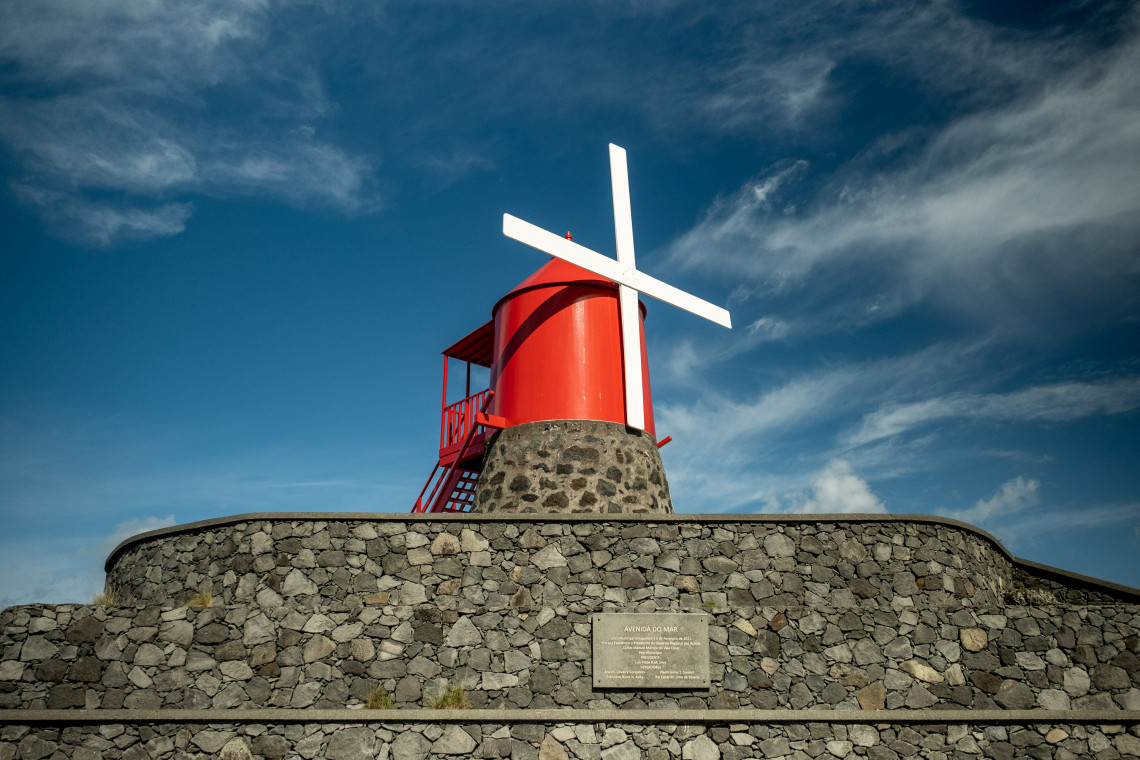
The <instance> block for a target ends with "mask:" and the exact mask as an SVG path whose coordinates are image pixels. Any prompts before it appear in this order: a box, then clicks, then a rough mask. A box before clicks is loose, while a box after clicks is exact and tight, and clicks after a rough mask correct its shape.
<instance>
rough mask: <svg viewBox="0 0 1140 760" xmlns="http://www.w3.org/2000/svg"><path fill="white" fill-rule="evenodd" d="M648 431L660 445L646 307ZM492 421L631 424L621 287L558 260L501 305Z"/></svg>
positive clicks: (642, 312) (644, 378)
mask: <svg viewBox="0 0 1140 760" xmlns="http://www.w3.org/2000/svg"><path fill="white" fill-rule="evenodd" d="M638 306H639V309H638V311H639V315H640V319H639V320H638V321H639V322H640V325H639V327H640V329H641V333H642V340H641V346H642V348H641V367H642V373H641V375H642V389H643V397H644V399H645V430H646V432H647V433H649V434H650V435H651V436H654V437H656V430H655V428H654V425H653V400H652V397H651V395H650V392H649V365H648V362H647V360H646V356H645V325H644V321H643V320H644V318H645V304H642V303H639V304H638ZM492 314H493V316H494V319H495V355H494V360H493V363H492V365H491V388H492V389H493V390H494V391H495V396H494V401H493V402H492V404H493V410H492V413H493V414H495V415H497V416H499V417H503V418H504V419H505V420H506V421H507V423H508V425H510V426H514V425H521V424H524V423H528V422H541V421H545V420H600V421H606V422H616V423H621V424H624V423H625V422H626V419H625V385H624V381H623V377H622V354H621V327H620V323H619V318H618V297H617V286H616V285H615V284H614V283H613V282H611V281H609V280H606V279H604V278H601V277H599V276H598V275H596V274H593V273H592V272H588V271H586V270H585V269H582V268H580V267H577V266H574V265H573V264H570V263H567V262H565V261H562V260H561V259H551V260H550V261H549V262H548V263H547V264H546V265H544V266H543V267H541V268H540V269H539V270H538V271H536V272H535V273H534V274H532V275H531V276H530V277H528V278H527V279H525V280H523V281H522V282H521V283H519V284H518V285H517V286H516V287H515V288H514V289H512V290H511V291H510V292H509V293H508V294H507V295H505V296H503V298H501V299H500V300H499V302H498V303H496V304H495V307H494V309H493V310H492Z"/></svg>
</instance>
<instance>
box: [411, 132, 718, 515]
mask: <svg viewBox="0 0 1140 760" xmlns="http://www.w3.org/2000/svg"><path fill="white" fill-rule="evenodd" d="M609 151H610V179H611V184H612V192H613V206H614V231H615V237H616V254H617V255H616V258H610V257H609V256H605V255H603V254H601V253H598V252H596V251H592V250H590V249H589V248H586V247H584V246H581V245H579V244H577V243H575V242H573V240H572V239H570V236H569V233H567V235H566V237H562V236H559V235H556V234H554V233H551V232H548V231H546V230H543V229H541V228H539V227H536V226H535V225H533V224H530V223H529V222H525V221H523V220H522V219H519V218H517V217H514V216H511V215H510V214H504V215H503V234H504V235H506V236H507V237H509V238H512V239H514V240H517V241H519V242H521V243H525V244H526V245H529V246H531V247H532V248H535V249H537V250H539V251H542V252H543V253H547V254H549V255H551V256H553V257H555V259H553V260H552V261H550V262H548V263H547V264H545V265H544V266H543V267H541V268H540V269H539V270H538V271H537V272H535V273H534V274H533V275H531V276H530V277H529V278H527V279H526V280H524V281H523V282H522V283H520V284H519V285H518V286H516V287H515V288H513V289H512V290H511V291H510V292H509V293H508V294H507V295H506V296H504V297H503V298H502V299H500V300H499V301H498V303H496V304H495V307H494V308H493V309H492V315H493V318H492V320H491V321H490V322H488V323H486V324H484V325H482V326H481V327H480V328H479V329H477V330H475V331H474V332H472V333H470V334H469V335H467V336H465V337H464V338H463V339H461V340H460V341H458V342H457V343H455V344H453V345H452V346H450V347H449V348H447V349H445V350H444V352H443V354H444V407H443V413H442V421H441V433H440V457H439V461H438V463H437V465H436V468H435V470H434V471H433V473H432V476H431V477H429V479H428V483H427V484H426V485H425V486H424V489H423V491H422V492H421V494H420V498H419V499H418V500H417V501H416V505H415V507H414V508H413V510H412V511H414V512H459V511H468V510H470V509H471V508H472V507H474V506H475V505H476V502H477V501H478V502H479V503H482V502H484V501H488V502H491V503H493V502H494V501H495V499H494V498H491V499H486V498H484V497H483V496H478V497H477V491H478V490H479V486H478V485H477V484H478V482H479V480H480V473H481V472H482V471H483V469H484V467H485V466H486V464H487V462H488V455H492V454H493V452H491V451H488V449H487V445H488V444H489V443H492V439H494V445H495V446H499V447H503V446H507V445H509V444H508V440H509V439H510V437H511V436H509V435H504V434H496V433H495V432H494V431H504V432H505V431H508V430H511V431H512V432H513V433H516V434H521V432H522V431H520V430H513V429H515V428H518V427H520V426H523V425H534V424H538V423H553V422H557V421H572V420H591V421H594V422H598V423H608V424H609V425H611V426H613V427H614V430H613V433H614V435H616V436H618V438H614V439H611V440H610V441H609V443H608V444H607V445H606V447H605V448H607V449H615V450H613V451H609V452H608V453H609V455H610V456H612V457H614V458H615V459H616V460H617V462H619V463H621V464H625V463H626V460H629V459H633V460H636V459H637V458H638V457H640V456H645V455H647V452H648V451H649V449H646V447H645V443H644V442H641V443H635V441H637V440H638V439H641V438H643V437H644V438H647V439H653V440H654V442H655V439H656V430H655V427H654V424H653V416H652V400H651V397H650V393H649V379H648V372H647V366H648V363H647V361H646V358H645V338H644V323H643V319H644V310H645V307H644V305H643V304H640V302H639V300H638V295H639V294H644V295H647V296H650V297H652V298H654V299H657V300H659V301H662V302H664V303H667V304H670V305H672V306H676V307H678V308H681V309H684V310H685V311H688V312H690V313H692V314H695V315H697V316H700V317H703V318H705V319H708V320H710V321H712V322H715V323H717V324H719V325H723V326H724V327H728V328H731V327H732V320H731V317H730V315H729V313H728V311H726V310H725V309H722V308H720V307H719V306H715V305H713V304H711V303H709V302H707V301H704V300H702V299H700V298H697V297H696V296H693V295H691V294H689V293H686V292H684V291H682V290H680V289H678V288H676V287H674V286H672V285H669V284H667V283H665V282H662V281H661V280H658V279H656V278H654V277H651V276H649V275H647V274H645V273H644V272H642V271H640V270H638V269H637V264H636V257H635V253H634V244H633V215H632V210H631V207H630V200H629V173H628V168H627V162H626V153H625V150H624V149H622V148H620V147H618V146H616V145H612V144H611V145H610V146H609ZM449 359H454V360H459V361H464V362H466V363H467V368H468V374H467V376H468V387H467V388H466V395H465V396H464V397H463V398H462V399H461V400H460V401H459V402H456V403H453V404H448V403H447V371H448V369H447V367H448V361H449ZM472 365H478V366H484V367H488V368H489V369H490V370H491V380H490V387H489V388H488V389H486V390H483V391H479V392H477V393H474V394H472V393H471V389H470V368H471V366H472ZM545 427H546V428H547V429H548V432H549V428H550V427H551V425H549V424H547V425H546V426H545ZM623 427H624V429H625V430H624V432H625V435H626V436H627V437H628V440H619V439H620V437H621V428H623ZM557 430H558V437H559V440H561V439H562V438H564V437H565V431H564V430H563V427H557ZM591 437H592V438H597V435H591ZM532 438H533V436H532ZM667 440H668V439H666V441H662V442H661V444H660V445H664V443H665V442H667ZM630 446H632V448H631V449H629V450H628V451H626V450H624V449H627V448H629V447H630ZM657 447H658V445H657V444H656V443H654V445H653V446H652V449H651V454H648V456H650V458H656V460H657V464H658V466H659V462H660V457H659V455H657V451H656V449H657ZM500 453H501V452H500ZM602 456H603V458H604V457H605V456H606V454H605V453H603V454H602ZM524 458H525V457H524ZM490 459H491V460H494V459H495V457H494V456H491V457H490ZM499 459H500V460H502V461H504V462H510V463H512V465H511V466H513V467H516V468H517V467H518V464H517V462H518V460H519V457H518V456H514V455H506V456H500V457H499ZM612 466H613V465H611V467H612ZM540 467H541V465H540ZM563 469H564V468H563ZM585 469H588V470H595V472H594V473H592V474H596V468H592V467H590V468H585ZM619 469H620V468H619ZM651 469H652V468H651ZM580 470H581V468H580ZM496 474H498V473H496ZM562 474H564V475H572V474H574V473H562ZM581 474H582V473H581V471H580V472H579V473H578V475H579V477H578V478H577V479H575V480H573V481H568V482H575V483H576V482H578V481H580V480H582V478H581V477H580V476H581ZM519 477H520V475H516V476H515V480H514V481H512V482H515V483H518V482H521V481H520V480H519ZM521 477H522V479H524V480H529V478H527V476H526V475H525V474H524V475H521ZM615 479H618V478H613V479H610V480H607V481H606V483H609V484H610V485H609V486H605V485H604V484H602V483H598V484H597V485H600V486H602V488H601V490H602V491H603V492H607V491H608V490H609V489H611V488H613V483H612V480H615ZM660 479H661V480H662V483H663V474H662V475H661V477H660ZM543 480H545V481H546V482H547V485H545V486H543V488H540V489H538V490H539V491H540V492H541V491H544V490H545V491H551V492H555V491H557V490H558V489H559V488H561V487H562V485H560V484H559V483H558V481H557V480H554V479H552V478H550V477H546V478H544V479H543ZM637 481H638V477H633V478H632V481H631V482H633V483H634V484H635V485H634V486H630V484H629V483H628V482H627V483H626V485H627V486H629V487H630V488H634V490H649V489H647V488H646V489H642V488H637V487H636V483H637ZM496 485H498V486H499V487H498V489H497V491H498V494H499V496H502V493H503V488H502V485H501V483H500V484H496ZM588 485H589V484H588ZM484 490H485V489H484ZM515 490H516V491H521V490H523V489H522V488H518V489H515ZM570 490H578V491H581V492H583V495H584V494H586V493H589V494H592V495H593V494H595V492H594V491H592V490H587V489H586V486H582V487H580V488H577V489H574V488H572V487H571V489H570ZM606 495H607V496H611V497H616V496H617V495H618V494H617V493H616V490H615V493H613V494H609V493H608V492H607V493H606ZM514 496H516V497H517V499H516V503H515V506H517V507H519V508H520V509H522V510H525V511H538V507H537V506H535V505H534V502H537V501H544V503H545V502H550V503H549V504H547V506H551V505H554V506H558V505H560V504H561V502H562V501H563V500H564V499H565V496H563V497H562V498H561V499H560V498H554V497H553V493H552V494H550V495H548V498H547V499H545V500H543V499H542V496H543V494H542V493H538V494H535V493H521V494H515V495H514ZM528 497H534V498H533V499H529V498H528ZM509 498H511V497H508V499H509ZM593 498H594V500H595V501H593V502H590V504H589V505H587V506H592V505H593V504H595V503H600V502H601V499H599V498H598V496H597V495H593ZM624 498H625V501H626V502H627V503H632V502H630V498H631V497H629V496H626V497H624ZM650 499H651V500H652V501H653V502H654V506H655V508H656V509H657V511H672V507H671V505H669V504H660V503H659V502H660V501H661V499H660V497H659V496H658V497H650ZM664 500H665V501H666V502H667V501H668V488H667V486H664ZM582 501H585V499H584V498H581V499H580V504H579V506H581V502H582ZM613 504H614V502H612V501H611V502H609V505H610V508H611V509H612V508H613ZM528 505H529V506H528ZM502 506H503V505H499V507H500V508H501V507H502ZM567 506H570V505H567ZM490 508H492V509H493V508H495V506H493V505H492V506H491V507H490ZM589 511H596V510H589Z"/></svg>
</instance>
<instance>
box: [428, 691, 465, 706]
mask: <svg viewBox="0 0 1140 760" xmlns="http://www.w3.org/2000/svg"><path fill="white" fill-rule="evenodd" d="M431 706H432V707H433V708H435V709H436V710H466V709H467V708H468V707H470V706H471V704H470V703H469V702H468V701H467V692H466V691H464V690H463V687H462V686H449V687H447V690H446V691H445V692H443V694H441V695H440V697H439V699H435V700H432V703H431Z"/></svg>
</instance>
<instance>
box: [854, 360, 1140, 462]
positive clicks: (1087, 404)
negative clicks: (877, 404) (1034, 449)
mask: <svg viewBox="0 0 1140 760" xmlns="http://www.w3.org/2000/svg"><path fill="white" fill-rule="evenodd" d="M1137 408H1140V378H1137V377H1122V378H1117V379H1113V380H1106V381H1102V382H1099V383H1088V382H1085V383H1079V382H1069V383H1055V384H1051V385H1039V386H1032V387H1028V388H1023V389H1021V390H1018V391H1014V392H1012V393H990V394H964V393H958V394H951V395H948V396H941V397H938V398H932V399H928V400H925V401H920V402H916V403H909V404H901V405H897V406H893V407H891V408H888V409H882V410H879V411H876V412H873V413H871V414H869V415H867V417H865V418H864V420H863V423H862V425H861V426H860V427H859V429H858V430H857V431H855V432H854V433H852V434H851V435H850V436H848V437H847V439H846V442H847V443H848V444H849V445H852V446H860V445H864V444H867V443H871V442H873V441H877V440H880V439H883V438H889V437H891V436H895V435H900V434H902V433H905V432H908V431H910V430H912V429H914V428H918V427H921V426H924V425H928V424H931V423H934V422H938V421H943V420H947V419H951V418H962V419H975V420H992V421H1006V420H1016V421H1021V422H1032V421H1040V422H1068V421H1072V420H1076V419H1081V418H1083V417H1089V416H1092V415H1106V414H1122V413H1125V412H1131V411H1133V410H1135V409H1137Z"/></svg>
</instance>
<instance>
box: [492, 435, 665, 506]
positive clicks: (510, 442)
mask: <svg viewBox="0 0 1140 760" xmlns="http://www.w3.org/2000/svg"><path fill="white" fill-rule="evenodd" d="M472 511H474V512H484V513H489V512H499V513H516V512H517V513H560V514H566V513H576V512H577V513H586V512H596V513H603V514H620V513H650V514H672V513H673V503H672V501H671V500H670V498H669V484H668V482H667V481H666V480H665V469H664V467H662V465H661V455H660V454H659V453H658V451H657V442H656V441H655V440H654V439H653V436H651V435H649V434H648V433H645V432H642V431H637V430H633V429H631V428H627V427H626V426H625V425H623V424H620V423H616V422H599V421H596V420H549V421H545V422H530V423H527V424H523V425H515V426H514V427H509V428H507V429H506V430H503V431H502V432H500V433H499V434H498V435H497V436H495V438H494V439H493V440H492V441H491V443H490V445H489V446H488V450H487V456H486V459H485V461H484V465H483V472H482V474H481V475H480V476H479V482H478V484H477V486H476V491H475V506H474V508H473V510H472Z"/></svg>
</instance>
